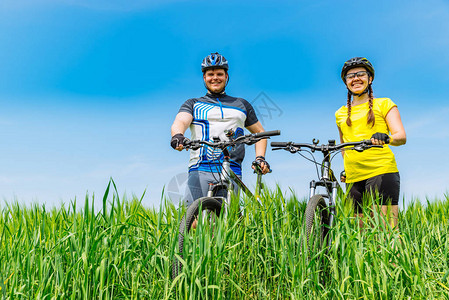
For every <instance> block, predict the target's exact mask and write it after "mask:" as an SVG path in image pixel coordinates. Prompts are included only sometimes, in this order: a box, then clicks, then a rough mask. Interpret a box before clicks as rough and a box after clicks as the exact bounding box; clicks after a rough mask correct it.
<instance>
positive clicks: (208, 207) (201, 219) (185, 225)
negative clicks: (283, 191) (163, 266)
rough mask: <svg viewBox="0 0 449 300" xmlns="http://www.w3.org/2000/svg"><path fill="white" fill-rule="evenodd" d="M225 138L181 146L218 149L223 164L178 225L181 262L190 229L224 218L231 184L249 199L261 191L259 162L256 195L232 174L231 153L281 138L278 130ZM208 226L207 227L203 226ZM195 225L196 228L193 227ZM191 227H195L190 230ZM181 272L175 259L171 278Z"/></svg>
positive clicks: (229, 197) (231, 189)
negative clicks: (231, 151) (202, 194)
mask: <svg viewBox="0 0 449 300" xmlns="http://www.w3.org/2000/svg"><path fill="white" fill-rule="evenodd" d="M225 134H226V136H227V138H228V139H229V140H227V141H221V140H220V139H219V138H218V137H215V138H213V139H212V141H200V140H194V141H188V142H186V144H185V145H184V147H185V148H187V149H192V150H197V149H199V148H200V147H205V146H208V147H211V148H213V149H219V150H220V153H223V162H222V164H221V172H220V174H219V175H217V181H216V182H215V183H213V184H210V185H209V189H208V192H207V195H206V197H202V198H199V199H197V200H195V201H194V202H193V203H192V204H191V205H190V206H189V207H188V208H187V211H186V213H185V215H184V216H183V217H182V219H181V222H180V225H179V236H178V247H179V257H180V258H181V259H182V258H183V250H184V240H185V237H186V234H187V233H188V232H189V231H191V229H192V227H195V226H197V227H198V226H204V225H206V226H207V227H209V228H211V227H213V224H214V223H215V218H217V217H219V216H220V215H223V214H224V212H225V211H226V209H225V208H226V207H227V206H229V205H230V202H231V198H232V195H233V194H234V183H235V184H236V185H237V186H238V187H239V188H240V189H241V191H243V192H244V193H245V194H246V195H247V196H249V197H255V195H256V196H257V195H259V194H260V190H261V187H262V170H261V167H260V165H259V162H258V161H254V162H253V166H254V169H255V173H257V182H256V191H255V195H254V194H253V193H251V191H250V190H249V189H248V188H247V187H246V186H245V184H244V183H243V181H242V180H241V179H240V178H239V177H238V176H237V175H236V174H235V173H234V172H233V171H232V169H231V162H230V149H229V148H232V147H234V146H236V145H238V144H246V145H253V144H255V143H257V142H258V141H260V140H262V139H268V138H269V137H270V136H276V135H280V134H281V132H280V131H279V130H274V131H266V132H260V133H253V134H248V135H242V136H239V137H237V138H234V131H233V130H227V131H225ZM205 223H207V224H205ZM194 224H195V225H194ZM192 225H194V226H192ZM181 270H182V262H181V261H180V260H179V259H178V258H176V257H175V258H174V262H173V266H172V278H173V279H174V278H176V276H178V274H179V273H180V272H181Z"/></svg>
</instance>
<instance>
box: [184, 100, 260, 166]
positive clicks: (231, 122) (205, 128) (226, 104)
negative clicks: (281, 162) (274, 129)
mask: <svg viewBox="0 0 449 300" xmlns="http://www.w3.org/2000/svg"><path fill="white" fill-rule="evenodd" d="M179 112H187V113H190V114H191V115H192V116H193V121H192V124H191V125H190V131H191V139H192V140H202V141H212V138H213V137H219V138H220V140H227V139H228V138H227V137H226V135H225V133H224V131H225V130H228V129H233V130H234V131H235V134H236V135H237V136H239V135H243V134H244V131H243V130H244V128H245V127H248V126H251V125H253V124H255V123H257V121H258V120H257V117H256V113H255V112H254V109H253V107H252V106H251V104H250V103H249V102H248V101H246V100H245V99H242V98H235V97H231V96H228V95H226V94H225V93H223V94H210V93H208V94H206V95H205V96H204V97H201V98H193V99H189V100H187V101H186V102H184V104H183V105H182V106H181V108H180V109H179ZM230 154H231V168H232V170H233V171H234V173H236V174H237V175H241V174H242V167H241V164H242V161H243V158H244V156H245V145H237V146H236V147H235V148H234V149H233V150H231V151H230ZM222 162H223V154H222V153H221V151H220V150H214V149H212V148H210V147H201V148H199V149H198V150H191V151H190V162H189V171H194V170H198V171H205V172H220V171H221V164H222Z"/></svg>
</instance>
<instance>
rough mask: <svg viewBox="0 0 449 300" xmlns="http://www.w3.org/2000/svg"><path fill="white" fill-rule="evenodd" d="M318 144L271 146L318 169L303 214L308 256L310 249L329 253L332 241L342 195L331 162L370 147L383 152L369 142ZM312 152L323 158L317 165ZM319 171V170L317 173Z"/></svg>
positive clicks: (315, 141) (311, 182)
mask: <svg viewBox="0 0 449 300" xmlns="http://www.w3.org/2000/svg"><path fill="white" fill-rule="evenodd" d="M319 142H320V141H319V140H315V139H313V141H312V144H307V143H294V142H272V143H271V147H273V149H272V150H281V149H282V150H287V151H289V152H290V153H298V154H300V155H301V156H302V157H304V158H306V159H307V160H309V161H311V162H313V163H314V164H315V166H316V168H317V175H318V179H319V180H318V181H315V180H312V181H310V191H309V200H308V202H307V207H306V212H305V216H306V218H305V230H306V238H307V247H308V251H309V253H311V251H312V250H313V249H317V248H318V249H323V247H326V248H327V250H328V249H329V247H330V245H331V244H332V237H331V235H329V234H328V233H329V230H330V229H331V228H332V226H333V224H334V218H335V215H336V209H335V203H336V199H337V195H338V194H339V193H341V192H342V189H341V187H340V185H339V184H338V181H337V178H336V177H335V176H334V172H333V171H332V169H331V161H332V159H333V158H334V157H335V155H337V154H338V153H340V152H341V151H342V150H344V151H350V150H355V151H358V152H362V151H365V150H367V149H370V148H373V147H375V148H382V146H381V145H372V143H371V140H363V141H359V142H348V143H343V144H339V145H336V144H335V140H329V141H328V144H322V145H318V144H319ZM309 149H310V150H309ZM301 151H306V152H308V153H310V155H311V157H312V158H308V157H306V156H304V155H303V154H301V153H300V152H301ZM315 151H318V152H321V153H322V154H323V156H324V158H323V160H322V161H321V163H318V162H317V161H316V159H315V156H314V152H315ZM319 167H320V169H318V168H319ZM317 187H323V188H324V190H325V192H324V193H323V194H317V193H316V189H317ZM326 201H327V203H326ZM327 250H326V251H327Z"/></svg>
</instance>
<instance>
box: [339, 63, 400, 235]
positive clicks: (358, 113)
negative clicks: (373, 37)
mask: <svg viewBox="0 0 449 300" xmlns="http://www.w3.org/2000/svg"><path fill="white" fill-rule="evenodd" d="M341 78H342V80H343V82H344V83H345V85H346V88H347V89H348V99H347V104H346V106H342V107H341V108H340V109H338V110H337V111H336V112H335V117H336V122H337V126H338V131H339V133H340V141H341V142H342V143H343V142H355V141H360V140H366V139H371V141H372V142H373V144H374V145H383V148H371V149H369V150H366V151H363V152H357V151H346V152H343V158H344V166H345V172H346V178H344V177H343V178H342V181H345V182H346V184H347V186H348V187H349V186H351V184H352V186H351V189H350V191H349V195H350V197H351V198H352V199H353V201H354V209H355V212H356V213H357V214H359V215H361V213H362V198H363V195H364V194H365V193H369V192H370V191H372V192H374V191H377V192H378V193H379V195H380V198H381V203H380V204H381V208H382V213H383V214H385V215H387V213H388V212H390V214H389V216H388V218H389V219H390V221H393V224H392V225H394V227H396V226H397V223H398V200H399V185H400V178H399V172H398V169H397V166H396V160H395V158H394V154H393V152H392V151H391V149H390V147H389V146H388V145H387V144H389V145H391V146H400V145H403V144H405V142H406V135H405V130H404V126H403V125H402V121H401V116H400V115H399V110H398V108H397V106H396V104H394V103H393V101H391V99H389V98H374V97H373V89H372V87H371V84H372V82H373V79H374V68H373V65H372V64H371V63H370V62H369V61H368V59H366V58H364V57H354V58H351V59H350V60H348V61H346V62H345V64H344V65H343V69H342V71H341ZM390 205H391V206H390ZM391 219H392V220H391ZM389 223H390V224H391V222H389Z"/></svg>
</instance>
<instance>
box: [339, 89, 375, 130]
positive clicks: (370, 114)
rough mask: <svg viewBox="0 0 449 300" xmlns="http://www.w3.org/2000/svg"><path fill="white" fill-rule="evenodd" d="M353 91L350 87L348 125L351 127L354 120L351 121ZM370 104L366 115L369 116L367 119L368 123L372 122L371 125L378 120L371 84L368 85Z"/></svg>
mask: <svg viewBox="0 0 449 300" xmlns="http://www.w3.org/2000/svg"><path fill="white" fill-rule="evenodd" d="M351 96H352V93H351V91H350V90H349V89H348V100H347V104H346V105H347V107H348V117H347V118H346V125H348V126H349V127H351V125H352V122H351V102H352V101H351V98H352V97H351ZM368 97H369V100H368V106H369V111H368V114H367V115H366V117H367V121H366V124H370V123H371V127H373V126H374V123H375V122H376V120H375V117H374V111H373V99H374V96H373V88H372V87H371V84H369V85H368Z"/></svg>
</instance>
